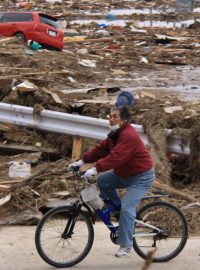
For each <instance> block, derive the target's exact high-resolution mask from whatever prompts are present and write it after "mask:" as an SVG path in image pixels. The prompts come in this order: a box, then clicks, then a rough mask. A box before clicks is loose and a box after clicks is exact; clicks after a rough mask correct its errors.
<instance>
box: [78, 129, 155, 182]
mask: <svg viewBox="0 0 200 270" xmlns="http://www.w3.org/2000/svg"><path fill="white" fill-rule="evenodd" d="M115 135H117V136H112V137H109V135H108V138H107V139H105V140H103V141H102V142H101V143H100V144H98V145H97V146H96V147H94V148H93V149H92V150H90V151H88V152H86V153H85V154H84V155H83V157H82V160H83V161H84V163H93V162H96V169H97V171H98V172H104V171H108V170H111V169H113V170H114V172H115V173H116V174H117V175H118V176H120V177H128V176H132V175H136V174H138V173H142V172H145V171H147V170H148V169H150V168H152V166H153V163H152V160H151V157H150V155H149V152H148V150H147V149H146V147H145V145H144V143H143V142H142V140H141V138H140V136H139V134H138V133H137V132H136V130H135V129H134V128H133V127H132V126H131V125H130V124H125V125H123V126H122V127H121V128H120V129H119V130H118V131H117V134H115Z"/></svg>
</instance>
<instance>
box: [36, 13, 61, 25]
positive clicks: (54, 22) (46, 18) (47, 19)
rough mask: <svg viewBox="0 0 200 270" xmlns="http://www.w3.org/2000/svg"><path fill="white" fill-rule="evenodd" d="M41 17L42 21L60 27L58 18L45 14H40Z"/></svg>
mask: <svg viewBox="0 0 200 270" xmlns="http://www.w3.org/2000/svg"><path fill="white" fill-rule="evenodd" d="M39 17H40V22H41V23H45V24H48V25H50V26H52V27H54V28H59V24H58V21H57V19H54V18H52V17H50V16H48V15H44V14H40V15H39Z"/></svg>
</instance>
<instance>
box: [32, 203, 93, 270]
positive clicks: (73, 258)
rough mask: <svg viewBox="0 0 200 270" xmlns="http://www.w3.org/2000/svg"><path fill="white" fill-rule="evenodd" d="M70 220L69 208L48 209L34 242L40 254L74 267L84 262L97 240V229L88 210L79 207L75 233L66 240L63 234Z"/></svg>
mask: <svg viewBox="0 0 200 270" xmlns="http://www.w3.org/2000/svg"><path fill="white" fill-rule="evenodd" d="M68 220H69V208H67V207H66V206H60V207H56V208H54V209H52V210H50V211H49V212H47V213H46V214H45V215H44V216H43V217H42V219H41V220H40V222H39V224H38V226H37V228H36V233H35V245H36V249H37V251H38V253H39V255H40V257H41V258H42V259H43V260H44V261H45V262H46V263H48V264H50V265H52V266H55V267H57V268H62V267H71V266H73V265H75V264H77V263H79V262H81V261H82V260H83V259H84V258H85V257H86V256H87V254H88V253H89V251H90V249H91V247H92V245H93V241H94V228H93V224H92V222H91V219H90V217H89V215H88V214H87V213H85V212H83V211H82V210H80V212H79V213H78V214H77V216H76V222H75V226H74V229H73V234H72V235H71V237H69V238H67V239H64V238H63V237H62V233H63V231H64V229H65V227H66V224H67V221H68ZM82 242H83V243H82Z"/></svg>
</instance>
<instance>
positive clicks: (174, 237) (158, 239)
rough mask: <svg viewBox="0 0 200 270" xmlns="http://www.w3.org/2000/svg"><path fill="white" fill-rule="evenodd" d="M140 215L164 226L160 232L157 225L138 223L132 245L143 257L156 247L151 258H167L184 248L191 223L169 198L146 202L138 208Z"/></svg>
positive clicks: (161, 226) (156, 260)
mask: <svg viewBox="0 0 200 270" xmlns="http://www.w3.org/2000/svg"><path fill="white" fill-rule="evenodd" d="M137 219H138V220H141V221H143V222H145V223H147V224H149V225H153V226H155V227H157V228H159V229H161V230H162V231H161V232H160V233H159V232H157V230H156V229H153V228H149V227H146V226H145V225H141V224H136V226H135V237H134V238H133V247H134V249H135V251H136V252H137V254H138V255H139V256H140V257H142V258H144V259H146V258H147V256H148V254H149V252H151V251H153V250H155V251H154V252H153V255H152V261H153V262H167V261H169V260H171V259H173V258H174V257H176V256H177V255H178V254H179V253H180V252H181V251H182V249H183V248H184V246H185V244H186V242H187V238H188V226H187V222H186V219H185V217H184V215H183V214H182V213H181V211H180V210H179V209H177V208H176V207H175V206H174V205H172V204H170V203H167V202H153V203H150V204H147V205H145V206H144V207H143V208H141V209H140V210H139V212H138V214H137ZM137 234H138V236H137ZM142 234H143V236H142ZM144 234H145V236H144Z"/></svg>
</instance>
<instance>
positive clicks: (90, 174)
mask: <svg viewBox="0 0 200 270" xmlns="http://www.w3.org/2000/svg"><path fill="white" fill-rule="evenodd" d="M96 174H97V169H96V168H95V167H92V168H91V169H89V170H87V171H86V172H85V174H84V177H85V178H86V179H87V180H89V179H90V178H92V177H93V176H95V175H96Z"/></svg>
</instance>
